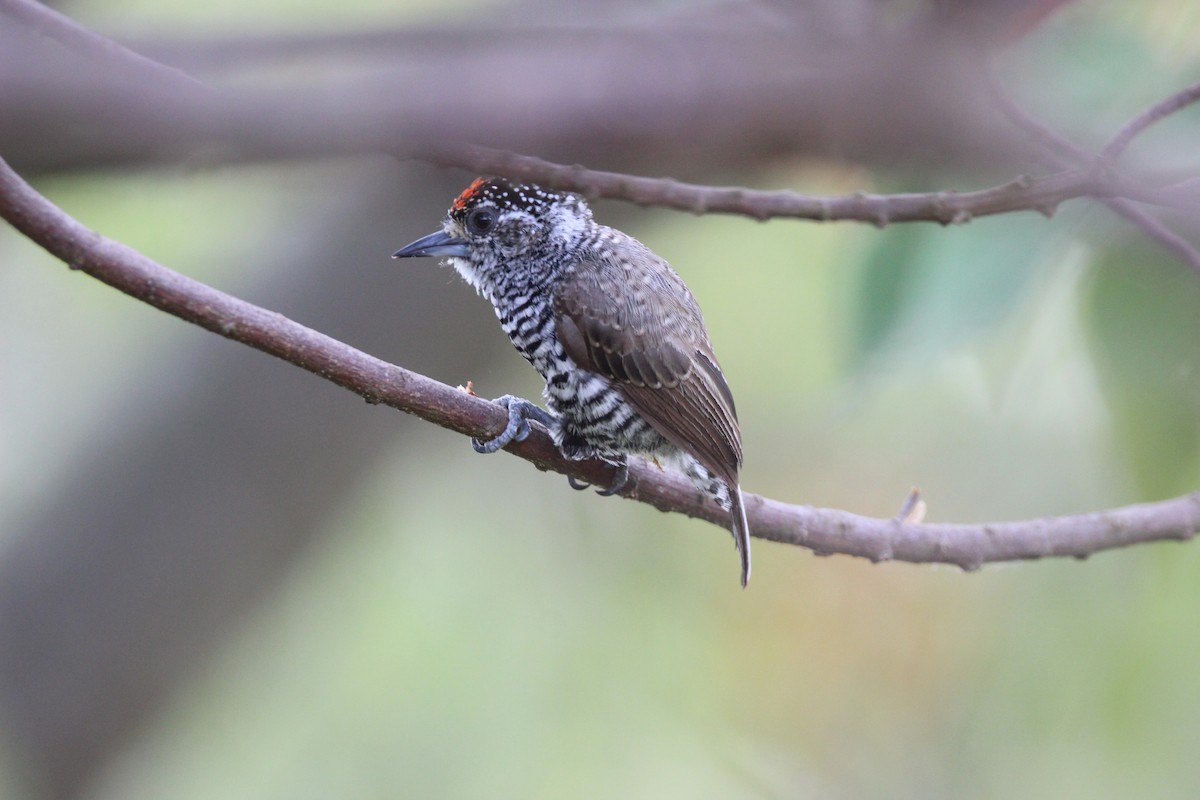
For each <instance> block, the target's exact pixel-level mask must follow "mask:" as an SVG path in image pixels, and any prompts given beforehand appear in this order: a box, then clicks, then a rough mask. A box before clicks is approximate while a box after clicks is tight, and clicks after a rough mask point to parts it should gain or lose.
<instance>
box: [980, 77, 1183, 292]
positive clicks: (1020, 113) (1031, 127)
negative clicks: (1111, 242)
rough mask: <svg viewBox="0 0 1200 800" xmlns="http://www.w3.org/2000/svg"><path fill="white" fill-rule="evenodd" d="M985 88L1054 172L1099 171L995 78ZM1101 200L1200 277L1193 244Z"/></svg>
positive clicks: (1115, 200) (1127, 207)
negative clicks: (1021, 105)
mask: <svg viewBox="0 0 1200 800" xmlns="http://www.w3.org/2000/svg"><path fill="white" fill-rule="evenodd" d="M984 85H985V86H987V88H988V91H989V92H991V95H992V98H993V100H995V102H996V105H997V106H998V107H999V109H1000V111H1001V113H1003V114H1004V116H1005V117H1007V118H1008V120H1009V122H1011V123H1012V124H1013V125H1015V126H1016V127H1017V128H1019V129H1020V130H1023V131H1024V132H1025V133H1026V135H1028V136H1029V137H1030V138H1031V139H1033V140H1034V141H1035V142H1037V143H1038V144H1040V145H1041V146H1042V149H1043V156H1042V160H1043V162H1045V163H1046V164H1047V165H1048V166H1049V167H1051V168H1053V169H1072V168H1090V169H1097V171H1099V170H1098V168H1099V167H1100V163H1101V162H1100V161H1099V159H1098V158H1097V157H1096V156H1095V155H1093V154H1092V153H1089V152H1088V151H1087V150H1084V149H1083V148H1082V147H1080V146H1079V145H1077V144H1075V143H1074V142H1072V141H1071V140H1070V139H1068V138H1067V137H1065V136H1063V135H1062V134H1060V133H1058V132H1057V131H1055V130H1053V129H1052V128H1050V127H1049V126H1047V125H1045V124H1043V123H1042V122H1040V121H1038V120H1036V119H1034V118H1033V117H1031V116H1030V115H1029V114H1027V113H1026V112H1025V110H1024V109H1022V108H1021V107H1020V106H1018V105H1017V103H1016V101H1015V100H1013V98H1012V96H1011V95H1010V94H1009V93H1008V92H1007V91H1005V90H1004V87H1003V86H1002V85H1001V84H1000V82H999V81H998V80H996V78H995V76H994V75H988V76H987V80H986V81H985V83H984ZM1176 188H1178V187H1176ZM1099 200H1100V202H1101V203H1103V204H1104V205H1106V206H1108V208H1109V209H1111V210H1112V211H1113V212H1114V213H1116V214H1117V215H1118V216H1120V217H1123V218H1124V219H1125V220H1126V221H1127V222H1129V223H1130V224H1131V225H1134V226H1135V227H1137V228H1140V229H1141V231H1142V233H1144V234H1146V236H1147V237H1149V238H1150V239H1151V240H1153V241H1156V242H1158V243H1159V244H1160V245H1161V246H1162V247H1163V248H1164V249H1166V250H1168V251H1170V252H1172V253H1174V254H1175V256H1176V257H1178V258H1179V260H1180V261H1182V262H1183V263H1185V264H1187V265H1188V266H1189V267H1191V269H1192V271H1193V272H1197V273H1200V251H1198V250H1197V249H1196V248H1195V247H1193V246H1192V244H1191V243H1190V242H1189V241H1187V240H1186V239H1184V238H1183V237H1182V236H1180V235H1179V234H1177V233H1175V232H1174V231H1173V230H1171V229H1170V228H1168V227H1167V226H1166V225H1164V224H1163V223H1161V222H1159V221H1158V220H1157V219H1155V218H1154V217H1152V216H1151V215H1150V214H1149V213H1148V212H1146V211H1145V210H1144V209H1142V208H1139V207H1138V206H1136V205H1134V204H1133V203H1132V202H1131V201H1129V200H1126V199H1125V198H1122V197H1106V198H1099Z"/></svg>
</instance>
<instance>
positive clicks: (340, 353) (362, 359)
mask: <svg viewBox="0 0 1200 800" xmlns="http://www.w3.org/2000/svg"><path fill="white" fill-rule="evenodd" d="M0 217H3V218H4V219H6V220H8V221H9V222H10V223H11V224H12V225H13V226H14V227H15V228H17V229H18V230H19V231H21V232H22V233H24V234H25V235H26V236H28V237H29V238H30V239H32V240H33V241H34V242H36V243H38V244H39V245H41V246H42V247H43V248H45V249H46V250H47V251H48V252H50V253H51V254H53V255H55V256H56V257H58V258H59V259H61V260H63V261H64V262H66V263H67V264H68V265H69V266H71V267H72V268H73V269H78V270H81V271H83V272H86V273H87V274H89V275H91V276H93V277H95V278H97V279H98V280H101V281H103V282H104V283H106V284H108V285H109V286H112V287H114V288H116V289H118V290H119V291H122V292H124V293H126V294H128V295H130V296H131V297H134V298H137V299H139V300H142V301H143V302H146V303H149V304H150V305H153V306H155V307H156V308H159V309H161V310H163V311H166V312H167V313H169V314H172V315H174V316H177V317H179V318H180V319H183V320H185V321H187V322H191V323H193V324H196V325H199V326H201V327H203V328H206V329H208V330H210V331H213V332H214V333H218V334H220V335H221V336H224V337H225V338H227V339H232V340H234V341H238V342H242V343H244V344H248V345H250V346H251V347H254V348H256V349H258V350H261V351H262V352H264V353H267V354H269V355H272V356H275V357H277V358H280V359H283V360H285V361H287V362H289V363H291V364H294V365H296V366H298V367H301V368H302V369H305V370H308V371H309V372H312V373H313V374H315V375H318V376H320V377H322V378H325V379H326V380H329V381H331V382H333V383H335V384H337V385H339V386H342V387H344V388H346V389H349V390H351V391H353V392H356V393H357V394H359V395H361V396H363V397H364V398H366V399H367V400H368V401H370V402H373V403H385V404H387V405H390V406H392V407H394V408H397V409H400V410H401V411H405V412H407V413H410V414H414V415H416V416H418V417H420V418H422V419H425V420H428V421H430V422H433V423H436V424H438V425H441V426H442V427H445V428H449V429H451V430H454V431H458V432H459V433H463V434H466V435H468V436H476V437H485V438H487V437H492V436H495V435H496V434H497V433H499V432H500V431H501V430H503V428H504V426H505V423H506V421H507V414H506V413H505V412H504V410H503V409H501V408H500V407H499V406H496V405H494V404H492V403H489V402H487V401H484V400H482V399H480V398H478V397H475V396H473V395H472V394H470V393H469V392H468V391H466V390H463V389H456V388H453V387H450V386H446V385H444V384H441V383H438V382H437V381H434V380H432V379H430V378H427V377H425V376H423V375H419V374H417V373H414V372H410V371H408V370H405V369H403V368H401V367H397V366H394V365H392V364H388V363H386V362H384V361H381V360H379V359H377V358H374V357H372V356H369V355H367V354H366V353H363V352H361V351H359V350H356V349H354V348H352V347H350V346H349V345H346V344H343V343H342V342H339V341H337V340H335V339H332V338H330V337H328V336H325V335H323V334H321V333H318V332H316V331H314V330H311V329H309V328H306V327H304V326H303V325H300V324H299V323H297V322H294V321H292V320H290V319H288V318H286V317H284V316H283V315H281V314H277V313H274V312H271V311H267V310H265V309H262V308H259V307H257V306H254V305H252V304H250V303H247V302H245V301H244V300H239V299H237V298H235V297H232V296H230V295H227V294H224V293H222V292H219V291H217V290H216V289H213V288H211V287H209V286H206V285H204V284H202V283H200V282H199V281H196V280H193V279H191V278H188V277H186V276H184V275H180V274H179V273H176V272H173V271H171V270H169V269H167V268H166V267H164V266H161V265H160V264H157V263H155V262H154V261H152V260H150V259H149V258H146V257H145V256H144V255H142V254H141V253H138V252H137V251H136V250H133V249H132V248H130V247H127V246H126V245H123V244H121V243H119V242H116V241H113V240H112V239H107V238H105V237H103V236H101V235H100V234H98V233H95V232H94V231H91V230H89V229H87V228H86V227H84V226H83V225H82V224H80V223H79V222H77V221H76V220H74V219H73V218H71V217H70V216H69V215H67V214H66V213H65V212H63V211H62V210H61V209H59V208H58V207H57V206H55V205H54V204H52V203H51V202H50V201H49V200H47V199H46V198H45V197H43V196H42V195H40V194H39V193H38V192H36V191H35V190H34V189H33V188H32V187H31V186H29V184H27V183H25V181H24V180H22V179H21V177H20V176H19V175H17V174H16V173H15V172H13V171H12V169H11V168H10V167H9V166H8V164H7V163H5V162H4V161H3V160H2V159H0ZM507 449H508V450H509V451H510V452H512V453H513V454H514V455H518V456H520V457H521V458H524V459H526V460H528V461H530V462H532V463H533V464H534V465H535V466H537V467H538V468H539V469H549V470H554V471H556V472H561V473H562V474H564V475H569V476H573V477H575V478H576V479H580V480H583V481H586V482H588V483H592V484H595V485H608V484H609V483H611V481H612V477H613V474H612V469H613V468H612V466H611V465H609V464H606V463H605V462H603V461H599V460H597V459H592V460H589V461H569V460H567V459H565V458H563V457H562V455H561V454H560V453H559V451H558V448H557V447H556V446H555V444H554V442H553V440H552V439H551V438H550V437H549V436H548V435H547V434H546V433H545V432H544V431H541V430H540V429H535V430H534V431H533V432H532V433H531V435H530V436H529V437H528V438H526V439H525V440H524V441H522V442H520V443H518V444H512V445H510V446H509V447H508V448H507ZM620 494H621V495H623V496H625V497H628V498H631V499H635V500H640V501H641V502H644V503H649V504H650V505H652V506H654V507H655V508H658V509H660V510H663V511H673V512H678V513H682V514H686V515H688V516H690V517H696V518H699V519H704V520H708V521H709V522H713V523H715V524H717V525H720V526H721V527H726V526H727V524H728V518H727V517H728V515H727V514H726V512H724V511H722V510H721V509H720V508H718V507H717V506H716V505H715V504H713V503H711V502H707V501H705V500H704V499H703V498H701V497H699V496H698V495H697V492H696V491H695V488H694V486H692V484H691V482H690V481H689V480H688V479H687V478H685V477H684V476H682V475H676V474H674V473H669V472H664V471H663V470H661V469H659V468H658V467H656V466H655V465H653V464H651V463H647V462H646V461H644V460H642V459H631V461H630V464H629V481H628V483H627V484H626V485H625V487H624V488H622V490H621V492H620ZM746 511H747V516H748V518H749V520H750V527H751V529H752V531H753V533H754V535H755V536H758V537H760V538H764V539H770V540H772V541H777V542H784V543H787V544H793V545H799V546H801V547H807V548H810V549H811V550H813V551H814V552H815V553H817V554H818V555H830V554H834V553H841V554H845V555H851V556H858V557H862V558H867V559H870V560H871V561H876V562H878V561H891V560H896V561H909V562H913V563H943V564H956V565H958V566H960V567H962V568H963V569H966V570H973V569H977V568H979V566H980V565H982V564H984V563H987V562H992V561H1012V560H1018V559H1036V558H1042V557H1046V556H1072V557H1076V558H1083V557H1086V556H1088V555H1090V554H1092V553H1095V552H1098V551H1101V550H1108V549H1112V548H1117V547H1126V546H1129V545H1134V544H1141V543H1146V542H1153V541H1162V540H1169V539H1175V540H1186V539H1190V538H1191V537H1192V536H1194V535H1195V532H1196V530H1197V528H1198V527H1200V493H1197V494H1192V495H1186V496H1183V497H1177V498H1175V499H1173V500H1167V501H1164V502H1160V503H1153V504H1148V505H1138V506H1128V507H1125V508H1117V509H1111V510H1107V511H1099V512H1095V513H1090V514H1081V515H1076V516H1065V517H1055V518H1047V519H1035V520H1027V521H1022V522H1006V523H995V524H985V525H955V524H915V523H913V522H910V521H907V520H904V519H901V520H896V519H890V520H884V519H871V518H868V517H861V516H858V515H856V514H851V513H848V512H845V511H836V510H831V509H818V508H811V507H808V506H795V505H789V504H787V503H781V502H779V501H777V500H770V499H768V498H764V497H760V496H758V495H747V496H746ZM910 511H911V509H910Z"/></svg>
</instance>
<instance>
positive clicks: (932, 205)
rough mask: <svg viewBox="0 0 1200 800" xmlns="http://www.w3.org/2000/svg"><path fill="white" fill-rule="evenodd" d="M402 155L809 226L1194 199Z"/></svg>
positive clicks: (1086, 185)
mask: <svg viewBox="0 0 1200 800" xmlns="http://www.w3.org/2000/svg"><path fill="white" fill-rule="evenodd" d="M405 155H407V156H408V157H411V158H418V159H422V160H425V161H429V162H430V163H433V164H439V165H441V166H448V167H460V168H462V169H467V170H471V171H473V172H480V173H486V174H491V175H503V176H504V177H508V178H513V179H516V180H523V181H532V182H536V183H539V184H541V185H543V186H549V187H552V188H555V189H564V190H567V191H572V192H578V193H579V194H582V195H584V196H586V197H588V198H597V197H604V198H608V199H612V200H625V201H628V202H631V203H637V204H638V205H641V206H654V207H657V208H672V209H675V210H678V211H689V212H691V213H693V214H736V215H740V216H746V217H753V218H754V219H757V220H767V219H772V218H776V217H785V218H793V219H807V220H814V221H817V222H838V221H851V222H868V223H871V224H872V225H877V226H879V227H883V226H885V225H888V224H890V223H893V222H937V223H940V224H942V225H951V224H962V223H966V222H970V221H971V220H972V219H975V218H976V217H986V216H991V215H993V214H1007V213H1011V212H1013V211H1036V212H1039V213H1042V214H1046V215H1050V214H1053V213H1054V211H1055V209H1057V208H1058V206H1059V204H1061V203H1063V202H1064V201H1066V200H1073V199H1076V198H1080V197H1093V198H1111V197H1115V196H1124V197H1130V198H1133V199H1136V200H1139V201H1142V202H1146V203H1151V204H1158V205H1163V206H1169V207H1173V208H1189V209H1191V210H1195V201H1194V200H1193V199H1191V198H1190V197H1187V196H1186V195H1182V194H1178V193H1174V192H1159V191H1156V190H1153V189H1147V188H1144V187H1140V186H1136V185H1134V184H1132V183H1129V182H1126V181H1120V180H1118V179H1112V180H1109V179H1105V178H1102V177H1100V175H1099V174H1098V172H1097V171H1094V170H1072V171H1067V172H1061V173H1058V174H1055V175H1046V176H1043V177H1036V178H1035V177H1031V176H1028V175H1022V176H1020V177H1018V178H1016V179H1014V180H1011V181H1009V182H1008V183H1004V184H1001V185H1000V186H993V187H991V188H989V189H981V190H979V191H974V192H955V191H940V192H923V193H907V194H867V193H866V192H855V193H854V194H850V195H843V196H840V197H828V196H820V195H808V194H800V193H799V192H793V191H788V190H780V191H760V190H755V189H746V188H744V187H740V186H703V185H699V184H693V183H682V182H680V181H677V180H674V179H672V178H647V177H642V176H637V175H627V174H625V173H621V172H603V171H600V170H592V169H587V168H585V167H582V166H580V165H578V164H576V165H567V164H556V163H554V162H551V161H546V160H544V159H541V158H536V157H533V156H524V155H518V154H516V153H509V152H505V151H503V150H494V149H491V148H488V147H478V146H475V145H442V146H439V147H436V148H422V149H418V150H415V151H412V152H411V153H407V154H405Z"/></svg>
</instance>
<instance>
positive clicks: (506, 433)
mask: <svg viewBox="0 0 1200 800" xmlns="http://www.w3.org/2000/svg"><path fill="white" fill-rule="evenodd" d="M492 402H493V403H495V404H496V405H499V406H503V407H504V408H505V409H506V410H507V411H508V424H507V425H506V426H505V427H504V430H503V431H501V432H500V435H499V436H497V437H495V438H494V439H488V440H487V441H486V442H481V441H479V440H478V439H471V447H473V448H475V452H476V453H494V452H496V451H497V450H499V449H500V448H502V447H505V446H506V445H508V444H509V443H510V442H522V441H524V440H525V437H526V436H528V435H529V420H533V421H534V422H538V423H540V424H542V425H544V426H545V427H546V428H547V429H549V430H553V429H554V425H555V419H554V416H553V415H552V414H551V413H550V412H549V411H546V410H545V409H544V408H541V407H540V406H536V405H534V404H533V403H531V402H529V401H528V400H525V399H522V398H520V397H514V396H512V395H511V394H506V395H504V396H503V397H497V398H496V399H495V400H493V401H492Z"/></svg>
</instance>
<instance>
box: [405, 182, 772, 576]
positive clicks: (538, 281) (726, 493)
mask: <svg viewBox="0 0 1200 800" xmlns="http://www.w3.org/2000/svg"><path fill="white" fill-rule="evenodd" d="M420 256H428V257H440V258H443V259H445V261H447V262H448V263H449V264H450V265H451V266H452V267H453V268H454V269H455V270H456V271H457V272H458V274H459V275H460V276H461V277H462V278H463V280H465V281H466V282H467V283H468V284H469V285H470V286H472V287H473V288H474V289H475V290H476V292H478V293H479V294H480V295H481V296H483V297H484V298H485V299H486V300H488V301H489V302H490V303H491V304H492V307H493V309H494V310H495V312H496V316H497V317H498V318H499V320H500V326H501V328H502V329H503V330H504V332H505V334H507V335H508V338H509V340H510V341H511V342H512V344H513V346H514V347H515V348H516V349H517V351H518V352H519V353H520V354H521V355H522V356H524V357H525V359H526V360H527V361H529V363H530V364H532V365H533V367H534V369H536V370H537V371H538V372H539V373H540V374H541V376H542V378H543V379H544V380H545V384H546V385H545V389H544V391H543V397H544V399H545V401H546V406H547V409H548V410H547V409H543V408H541V407H539V406H537V405H536V404H534V403H532V402H530V401H528V400H525V399H522V398H519V397H514V396H513V395H504V396H503V397H499V398H497V399H496V400H494V401H493V402H496V403H498V404H500V405H501V406H503V407H504V408H505V409H506V410H507V412H508V424H507V426H506V428H505V430H504V431H503V432H502V433H501V434H500V435H499V436H496V437H495V438H493V439H490V440H488V441H479V440H477V439H475V440H472V445H473V446H474V448H475V450H477V451H478V452H481V453H492V452H495V451H496V450H499V449H500V448H502V447H504V446H506V445H507V444H509V443H510V442H513V441H521V440H523V439H524V438H525V437H526V436H528V435H529V430H530V428H529V422H530V421H531V420H532V421H534V422H537V423H539V424H541V425H542V426H544V427H545V428H546V430H547V431H548V432H549V433H550V434H551V436H552V437H553V439H554V442H555V444H556V445H557V446H558V449H559V451H560V452H561V453H562V454H563V456H565V457H566V458H568V459H572V460H579V459H585V458H592V457H597V458H601V459H603V460H605V461H607V462H609V463H611V464H613V465H614V466H615V467H616V472H615V473H614V479H613V482H612V485H611V486H609V487H608V488H606V489H603V490H600V491H599V493H600V494H604V495H609V494H614V493H616V492H617V491H619V490H620V489H621V488H622V486H623V485H624V484H625V483H626V482H627V479H628V457H629V456H630V455H641V456H643V457H646V458H648V459H651V460H653V461H654V462H656V463H657V464H659V466H665V467H667V468H671V469H675V470H678V471H680V472H682V473H683V474H684V475H686V476H687V477H688V478H689V479H690V480H691V482H692V483H693V484H694V485H695V486H696V487H697V488H698V489H699V490H700V491H701V492H702V493H703V494H704V495H706V496H707V497H708V498H710V499H711V500H712V501H713V502H715V503H716V504H717V505H718V506H720V507H721V508H723V509H725V510H726V511H728V512H729V515H730V532H731V533H732V534H733V540H734V546H735V548H736V549H737V553H738V556H739V559H740V566H741V572H740V577H741V584H742V587H743V588H745V586H746V584H747V582H748V581H749V579H750V529H749V525H748V523H747V520H746V510H745V504H744V501H743V497H742V491H741V486H740V481H739V473H740V471H741V467H742V443H741V433H740V430H739V427H738V419H737V410H736V408H735V407H734V401H733V394H732V392H731V391H730V389H729V384H728V382H727V381H726V379H725V375H724V373H723V372H722V370H721V366H720V364H719V363H718V362H717V357H716V355H715V354H714V353H713V347H712V344H711V342H710V341H709V337H708V330H707V328H706V326H705V324H704V317H703V315H702V314H701V312H700V306H699V305H698V304H697V302H696V299H695V297H693V295H692V292H691V291H690V290H689V289H688V287H687V285H686V284H685V283H684V282H683V279H682V278H680V277H679V275H678V274H676V272H675V271H674V270H673V269H672V268H671V266H670V265H669V264H668V263H667V262H666V261H665V260H663V259H662V258H660V257H659V256H657V255H655V254H654V253H653V252H652V251H651V250H650V248H649V247H647V246H646V245H644V244H642V243H641V242H640V241H638V240H637V239H635V238H633V237H632V236H629V235H628V234H625V233H623V232H622V231H619V230H617V229H615V228H611V227H608V226H606V225H601V224H599V223H597V222H596V221H595V220H594V219H593V217H592V211H591V209H590V207H589V206H588V203H587V201H586V200H585V199H584V198H583V197H581V196H579V195H577V194H573V193H570V192H559V191H553V190H550V189H544V188H542V187H540V186H538V185H536V184H532V183H526V184H521V183H514V182H511V181H509V180H507V179H504V178H482V177H481V178H476V179H475V180H474V181H473V182H472V183H471V184H470V185H469V186H468V187H467V188H466V189H465V190H463V192H462V193H461V194H459V195H458V197H457V198H455V200H454V201H453V202H452V203H451V205H450V208H449V211H448V212H447V213H446V216H445V218H444V220H443V222H442V226H441V229H440V230H437V231H435V232H434V233H431V234H429V235H428V236H423V237H421V238H420V239H417V240H416V241H414V242H412V243H411V244H409V245H407V246H405V247H403V248H401V249H400V250H398V251H396V253H395V254H393V258H413V257H420ZM570 480H571V485H572V486H573V487H574V488H576V489H582V488H586V484H582V485H581V484H579V483H577V482H576V481H575V480H574V479H570Z"/></svg>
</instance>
